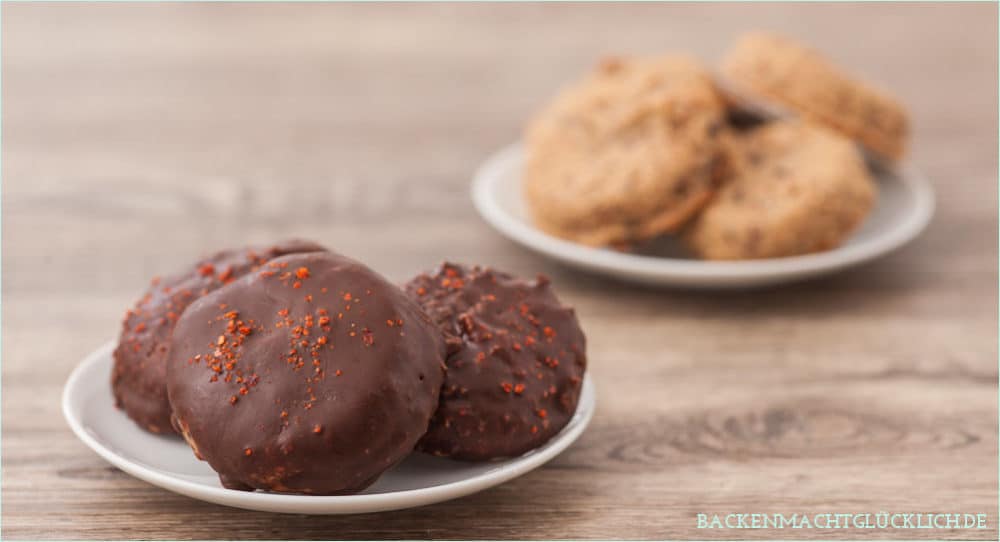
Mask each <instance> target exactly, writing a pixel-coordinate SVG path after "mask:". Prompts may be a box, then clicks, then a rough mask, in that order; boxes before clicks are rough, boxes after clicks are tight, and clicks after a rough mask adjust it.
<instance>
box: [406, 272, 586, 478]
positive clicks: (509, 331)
mask: <svg viewBox="0 0 1000 542" xmlns="http://www.w3.org/2000/svg"><path fill="white" fill-rule="evenodd" d="M406 291H407V293H408V294H410V295H411V296H412V297H413V298H414V299H416V300H417V301H418V302H419V303H420V304H421V306H423V308H424V310H425V311H427V313H428V314H430V316H431V318H433V319H434V320H436V321H437V322H438V324H439V325H440V326H441V327H442V329H443V330H444V335H445V338H446V341H447V343H448V350H449V353H448V358H447V365H448V371H447V373H446V375H445V382H444V386H443V388H442V390H441V403H440V406H439V407H438V410H437V412H436V413H435V414H434V418H433V420H431V426H430V429H429V430H428V431H427V434H426V435H424V438H423V439H422V440H421V441H420V443H419V444H418V449H420V450H423V451H426V452H429V453H432V454H435V455H441V456H447V457H452V458H455V459H465V460H485V459H492V458H498V457H511V456H516V455H520V454H522V453H524V452H527V451H528V450H531V449H534V448H537V447H538V446H541V445H542V444H544V443H545V442H546V441H548V440H549V439H550V438H552V437H553V436H554V435H555V434H556V433H558V432H559V430H560V429H562V428H563V427H564V426H565V425H566V424H567V423H568V422H569V420H570V419H571V418H572V417H573V413H574V412H575V411H576V404H577V401H578V400H579V397H580V388H581V385H582V381H583V373H584V370H585V369H586V365H587V357H586V353H585V350H586V344H585V339H584V336H583V332H582V331H581V330H580V326H579V324H578V323H577V320H576V315H575V313H574V311H573V309H571V308H569V307H566V306H564V305H562V304H560V303H559V300H558V299H556V296H555V294H553V293H552V289H551V288H550V287H549V281H548V279H547V278H545V277H543V276H539V277H538V279H536V280H534V281H527V280H521V279H517V278H515V277H512V276H510V275H508V274H506V273H502V272H499V271H494V270H491V269H486V268H482V267H478V266H475V267H466V266H462V265H456V264H450V263H445V264H444V265H442V266H441V268H440V269H439V270H438V271H437V272H436V273H434V274H433V275H420V276H418V277H416V278H414V279H413V280H411V281H410V282H409V283H408V284H407V285H406Z"/></svg>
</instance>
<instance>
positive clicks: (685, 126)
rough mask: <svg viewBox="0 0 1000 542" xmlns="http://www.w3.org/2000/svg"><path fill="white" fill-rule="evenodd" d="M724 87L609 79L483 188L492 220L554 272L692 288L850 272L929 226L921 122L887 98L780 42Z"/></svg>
mask: <svg viewBox="0 0 1000 542" xmlns="http://www.w3.org/2000/svg"><path fill="white" fill-rule="evenodd" d="M765 64H766V65H769V66H770V68H769V69H768V70H759V69H756V68H755V67H757V66H761V65H765ZM720 71H721V73H722V76H721V77H725V80H723V79H722V78H721V77H720V76H719V75H716V73H715V71H713V70H712V69H710V68H709V67H707V66H705V65H702V64H701V63H700V62H699V61H698V60H696V59H692V58H690V57H686V56H681V55H663V56H660V57H649V58H624V57H623V58H612V59H606V60H604V61H602V62H600V63H599V64H598V65H597V66H596V67H595V68H594V69H593V70H592V72H591V73H589V74H587V75H585V76H584V77H583V78H582V79H581V80H579V81H577V82H576V83H574V84H572V85H569V86H567V87H565V88H564V89H563V90H561V91H560V92H559V93H558V94H556V95H555V96H554V97H553V98H552V99H551V100H550V101H549V103H548V104H546V105H545V106H544V107H543V108H542V109H541V110H540V111H539V112H538V113H537V114H536V115H535V116H534V117H533V118H532V119H531V121H530V122H529V123H528V125H527V127H526V130H525V134H524V137H523V140H522V141H521V142H519V143H517V144H514V145H512V146H509V147H507V148H505V149H502V150H501V151H498V152H497V153H496V154H494V155H493V156H491V157H490V158H489V159H488V160H487V161H486V162H485V163H484V164H483V166H482V167H481V168H480V169H479V170H478V171H477V172H476V174H475V177H474V179H473V184H472V199H473V203H474V204H475V207H476V209H477V211H478V212H479V214H480V215H481V216H482V217H483V219H484V220H486V222H487V223H489V224H490V225H491V226H493V227H494V228H495V229H496V230H498V231H499V232H500V233H501V234H503V235H504V236H506V237H508V238H510V239H511V240H513V241H515V242H517V243H519V244H521V245H524V246H525V247H527V248H529V249H531V250H534V251H536V252H538V253H541V254H543V255H546V256H549V257H552V258H554V259H556V260H559V261H562V262H564V263H567V264H570V265H573V266H576V267H580V268H583V269H587V270H590V271H595V272H599V273H603V274H607V275H611V276H614V277H617V278H621V279H626V280H631V281H636V282H642V283H647V284H654V285H662V286H671V287H682V288H748V287H759V286H766V285H773V284H779V283H785V282H792V281H798V280H803V279H808V278H811V277H817V276H820V275H825V274H829V273H833V272H837V271H841V270H843V269H846V268H849V267H851V266H855V265H858V264H861V263H864V262H867V261H870V260H873V259H875V258H878V257H880V256H883V255H885V254H887V253H889V252H891V251H893V250H895V249H897V248H899V247H901V246H903V245H904V244H906V243H908V242H909V241H911V240H913V239H914V238H916V236H917V235H919V234H920V232H921V231H923V229H924V228H925V227H926V226H927V224H928V223H929V221H930V219H931V216H932V215H933V211H934V193H933V190H932V188H931V185H930V183H929V182H928V181H927V180H926V179H925V178H924V177H923V176H922V175H921V174H920V173H919V172H917V171H916V170H914V169H913V168H912V167H910V166H909V165H907V164H906V163H905V161H904V157H905V154H906V150H907V146H908V140H909V128H908V126H909V119H908V117H907V112H906V110H905V109H904V108H903V107H902V106H901V105H899V103H898V102H897V101H896V100H895V99H894V98H893V97H891V96H890V95H889V94H887V93H885V92H884V91H882V90H880V89H877V88H875V87H872V86H870V85H868V84H867V83H863V82H861V81H858V80H856V79H854V78H853V77H852V76H850V75H848V74H847V73H846V72H845V71H843V70H842V69H841V68H839V67H837V66H834V65H833V64H832V63H830V62H829V61H827V60H825V59H824V57H822V56H821V55H820V54H819V53H817V52H815V51H813V50H811V49H808V48H807V47H805V46H801V45H798V44H795V43H793V42H791V41H790V40H787V39H785V38H780V37H776V36H769V35H761V34H751V35H749V36H747V37H745V38H743V39H741V40H739V41H738V42H737V43H736V45H734V47H733V49H732V51H730V53H729V55H728V56H727V59H726V60H725V61H724V62H723V68H722V70H720ZM818 80H822V81H824V83H823V84H822V85H819V84H818V83H816V81H818ZM723 81H725V82H723ZM734 89H739V91H738V93H737V92H736V91H735V90H734ZM829 89H835V90H836V93H835V94H836V99H835V100H833V101H831V100H830V92H828V90H829ZM747 104H756V105H757V107H748V106H747ZM760 104H767V105H769V106H772V105H773V107H764V108H762V107H759V105H760ZM765 110H766V111H767V112H764V111H765Z"/></svg>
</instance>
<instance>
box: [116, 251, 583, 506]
mask: <svg viewBox="0 0 1000 542" xmlns="http://www.w3.org/2000/svg"><path fill="white" fill-rule="evenodd" d="M114 361H115V363H114V369H113V374H112V388H113V391H114V395H115V399H116V403H117V405H118V406H119V407H120V408H122V409H123V410H124V411H125V413H126V414H127V415H128V416H129V417H131V418H132V419H133V420H134V421H135V422H136V423H137V424H139V425H140V426H141V427H143V428H145V429H147V430H149V431H151V432H154V433H169V432H177V433H180V435H182V436H183V438H184V439H185V440H186V441H187V443H188V444H189V445H190V446H191V448H192V450H193V452H194V454H195V455H196V456H197V457H198V458H200V459H203V460H205V461H207V462H208V463H209V465H210V466H211V467H212V468H213V469H214V470H215V471H216V472H218V474H219V479H220V481H221V483H222V484H223V486H225V487H227V488H232V489H241V490H254V489H262V490H268V491H275V492H283V493H305V494H343V493H353V492H357V491H360V490H362V489H364V488H365V487H367V486H368V485H370V484H371V483H373V482H374V481H375V480H376V479H377V478H378V477H379V476H380V475H381V474H382V473H383V472H385V470H386V469H388V468H390V467H392V466H393V465H395V464H396V463H398V462H399V461H401V460H402V459H403V458H404V457H406V456H407V455H408V454H410V453H411V452H412V451H413V450H414V449H420V450H424V451H427V452H429V453H433V454H436V455H441V456H445V457H452V458H455V459H465V460H489V459H494V458H498V457H510V456H514V455H519V454H521V453H524V452H526V451H528V450H531V449H533V448H536V447H538V446H541V445H542V444H544V443H545V442H546V441H548V440H549V439H550V438H552V437H553V436H554V435H555V434H556V433H558V432H559V430H560V429H562V428H563V427H564V426H565V425H566V424H567V423H568V422H569V420H570V418H571V417H572V415H573V413H574V412H575V409H576V404H577V401H578V398H579V394H580V390H581V385H582V377H583V373H584V370H585V368H586V356H585V345H584V337H583V333H582V332H581V330H580V328H579V324H578V323H577V320H576V316H575V314H574V312H573V310H572V309H570V308H567V307H565V306H563V305H561V304H560V303H559V301H558V300H557V299H556V297H555V295H554V294H553V292H552V290H551V288H550V286H549V283H548V281H547V280H546V279H544V278H543V277H540V278H539V279H537V280H534V281H525V280H521V279H517V278H515V277H512V276H510V275H507V274H505V273H500V272H497V271H492V270H489V269H485V268H481V267H478V266H475V267H466V266H460V265H455V264H445V265H444V266H442V267H441V269H440V270H439V271H437V272H436V273H434V274H431V275H420V276H418V277H416V278H414V279H413V280H412V281H410V282H409V283H408V284H407V285H406V286H405V288H399V287H397V286H395V285H393V284H391V283H390V282H388V281H387V280H385V279H384V278H382V277H381V276H380V275H378V274H377V273H375V272H374V271H372V270H371V269H369V268H368V267H366V266H365V265H363V264H361V263H359V262H357V261H354V260H351V259H349V258H347V257H344V256H342V255H339V254H336V253H334V252H331V251H328V250H326V249H325V248H323V247H321V246H319V245H317V244H314V243H309V242H304V241H290V242H286V243H281V244H278V245H275V246H268V247H250V248H245V249H238V250H227V251H223V252H220V253H218V254H216V255H214V256H211V257H209V258H206V259H204V260H201V261H199V262H196V263H195V264H194V265H192V266H190V267H189V268H188V269H187V270H185V271H184V272H182V273H179V274H177V275H174V276H172V277H170V278H167V279H164V280H154V281H153V284H152V286H151V287H150V289H149V291H148V292H147V293H146V294H145V295H144V296H143V297H142V298H141V299H140V300H139V301H138V302H137V303H136V305H135V307H134V308H133V309H131V310H129V311H128V312H127V313H126V317H125V321H124V323H123V328H122V333H121V337H120V340H119V345H118V348H117V349H116V350H115V353H114Z"/></svg>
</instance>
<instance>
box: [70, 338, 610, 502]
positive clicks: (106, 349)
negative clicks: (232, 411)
mask: <svg viewBox="0 0 1000 542" xmlns="http://www.w3.org/2000/svg"><path fill="white" fill-rule="evenodd" d="M114 347H115V341H114V340H111V341H108V342H106V343H104V344H103V345H101V346H100V347H98V348H97V349H95V350H93V351H92V352H90V353H89V354H87V356H85V357H84V358H83V359H82V360H81V361H80V362H78V363H77V364H76V366H75V367H74V368H73V371H72V372H71V373H70V375H69V377H68V378H67V380H66V383H65V385H64V386H63V392H62V397H61V403H62V413H63V418H64V419H65V420H66V423H67V424H69V426H70V429H71V430H72V431H73V433H74V434H75V435H76V437H77V438H78V439H80V441H82V442H83V443H84V444H85V445H86V446H87V447H88V448H90V449H91V450H93V451H94V452H95V453H97V455H99V456H100V457H101V458H102V459H104V460H105V461H107V462H109V463H111V464H112V465H114V466H116V467H118V468H120V469H121V470H123V471H125V472H126V473H128V474H130V475H132V476H134V477H135V478H138V479H140V480H143V481H145V482H147V483H150V484H152V485H155V486H157V487H160V488H162V489H166V490H168V491H171V492H174V493H178V494H181V495H185V496H187V497H191V498H194V499H198V500H201V501H207V502H212V503H215V504H220V505H224V506H231V507H235V508H243V509H247V510H257V511H265V512H276V513H293V514H315V515H336V514H356V513H371V512H384V511H389V510H400V509H405V508H414V507H418V506H425V505H428V504H433V503H437V502H442V501H446V500H451V499H455V498H458V497H463V496H466V495H471V494H473V493H476V492H479V491H482V490H485V489H488V488H491V487H495V486H497V485H500V484H503V483H505V482H508V481H510V480H512V479H514V478H517V477H519V476H522V475H524V474H527V473H528V472H531V471H533V470H535V469H537V468H538V467H541V466H542V465H544V464H545V463H547V462H548V461H550V460H551V459H554V458H555V457H556V456H557V455H559V454H560V453H562V452H563V451H564V450H565V449H566V448H568V447H569V446H571V445H572V444H573V443H574V442H576V441H577V440H578V439H579V438H580V436H581V435H582V434H583V433H584V431H585V430H586V429H587V427H588V426H589V425H590V422H591V420H592V419H593V416H594V411H595V410H596V406H597V395H596V391H597V390H596V388H595V386H594V383H593V379H592V377H591V376H590V373H589V372H585V373H584V379H583V387H582V388H581V393H580V402H579V403H578V405H577V411H576V412H575V413H574V414H573V418H571V419H570V423H569V424H567V426H566V427H565V428H563V430H562V431H560V432H559V433H557V434H556V435H555V436H554V437H553V438H552V439H551V440H549V441H548V442H547V443H545V444H544V445H543V446H541V447H540V448H537V449H535V450H532V451H530V452H527V453H526V454H525V455H522V456H520V457H518V458H514V462H513V463H512V464H510V465H508V466H506V467H505V468H501V469H498V470H495V471H490V472H488V473H484V474H479V475H476V476H473V477H470V478H466V479H462V480H456V481H453V482H448V483H445V484H441V485H435V486H430V487H423V488H417V489H407V490H403V491H393V492H389V493H374V494H363V495H288V494H278V493H264V492H251V491H237V490H233V489H226V488H223V487H221V486H219V487H211V486H207V485H204V484H202V483H199V482H193V481H190V480H185V479H183V478H178V477H175V476H171V475H169V474H165V473H163V472H161V471H159V470H157V469H155V468H151V467H149V466H146V465H143V464H142V463H140V462H136V461H132V460H130V459H128V458H126V457H124V456H121V455H119V454H118V453H116V452H115V451H114V450H113V449H111V448H110V447H108V446H106V445H105V444H104V443H103V442H101V441H100V440H99V439H98V438H96V437H95V436H94V435H92V434H90V432H88V431H87V429H86V428H85V427H84V424H83V419H82V416H81V414H80V412H79V411H78V410H77V409H75V408H73V405H71V402H72V401H73V398H74V397H76V395H77V394H78V393H80V392H78V391H77V390H82V388H81V386H82V385H83V382H82V379H83V378H84V377H85V375H86V374H87V373H88V371H89V370H91V369H93V366H95V365H97V364H99V363H101V362H102V361H103V360H105V359H110V358H111V352H112V350H113V349H114ZM584 397H588V398H589V399H588V402H587V403H584V401H583V398H584ZM577 416H580V419H579V421H578V422H577V423H573V422H574V420H575V419H576V417H577ZM122 419H123V420H127V418H125V416H124V415H123V416H122ZM130 423H131V422H130Z"/></svg>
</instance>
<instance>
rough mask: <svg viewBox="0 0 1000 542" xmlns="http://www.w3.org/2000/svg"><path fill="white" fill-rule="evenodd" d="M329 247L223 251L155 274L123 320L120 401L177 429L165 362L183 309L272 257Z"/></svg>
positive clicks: (302, 244)
mask: <svg viewBox="0 0 1000 542" xmlns="http://www.w3.org/2000/svg"><path fill="white" fill-rule="evenodd" d="M324 250H326V249H325V248H323V247H322V246H320V245H317V244H316V243H312V242H309V241H301V240H289V241H284V242H281V243H277V244H274V245H261V246H251V247H246V248H239V249H233V250H224V251H222V252H218V253H216V254H213V255H211V256H209V257H207V258H204V259H202V260H199V261H198V262H196V263H195V264H194V265H193V266H191V267H190V268H188V269H186V270H185V271H183V272H181V273H178V274H176V275H173V276H170V277H166V278H163V279H160V278H154V279H153V281H152V284H151V285H150V286H149V289H148V290H147V291H146V293H145V295H143V296H142V298H141V299H140V300H139V301H138V302H136V304H135V306H134V307H132V308H131V309H129V310H128V311H127V312H126V313H125V319H124V321H123V322H122V332H121V335H120V336H119V338H118V347H117V348H116V349H115V352H114V360H115V364H114V368H113V369H112V373H111V389H112V391H113V392H114V396H115V404H116V405H117V406H118V407H119V408H121V409H124V410H125V413H126V414H128V416H129V417H130V418H132V420H134V421H135V422H136V423H137V424H138V425H139V426H141V427H142V428H143V429H146V430H147V431H151V432H153V433H170V432H173V428H172V427H171V426H170V404H169V403H168V402H167V383H166V366H165V365H164V363H165V360H166V355H167V346H168V343H169V340H170V335H171V333H172V332H173V329H174V324H175V323H176V322H177V319H178V318H179V317H180V315H181V314H182V313H183V312H184V309H185V308H186V307H187V306H188V305H190V304H191V303H192V302H193V301H194V300H196V299H198V298H199V297H201V296H203V295H205V294H207V293H209V292H211V291H213V290H215V289H217V288H219V287H220V286H222V285H224V284H226V283H229V282H231V281H233V280H236V279H237V278H239V277H241V276H243V275H245V274H247V273H249V272H251V271H253V270H254V269H256V268H258V267H259V266H260V265H262V264H264V263H266V262H267V261H268V260H271V259H273V258H276V257H278V256H282V255H284V254H292V253H298V252H315V251H324Z"/></svg>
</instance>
